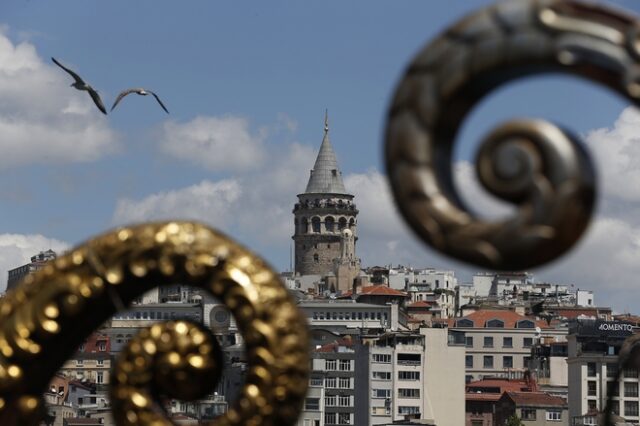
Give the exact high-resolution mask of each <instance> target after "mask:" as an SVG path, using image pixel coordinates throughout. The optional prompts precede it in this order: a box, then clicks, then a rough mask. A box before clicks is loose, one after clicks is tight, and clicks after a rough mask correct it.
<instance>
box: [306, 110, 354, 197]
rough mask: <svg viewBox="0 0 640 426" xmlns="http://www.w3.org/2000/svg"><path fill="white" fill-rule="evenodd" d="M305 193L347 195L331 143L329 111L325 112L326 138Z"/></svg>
mask: <svg viewBox="0 0 640 426" xmlns="http://www.w3.org/2000/svg"><path fill="white" fill-rule="evenodd" d="M305 193H307V194H310V193H320V194H346V193H347V191H346V189H345V187H344V183H343V182H342V173H341V172H340V169H339V168H338V160H337V159H336V154H335V152H333V147H332V146H331V142H329V111H328V110H327V109H325V111H324V136H323V138H322V144H321V145H320V151H319V152H318V157H317V158H316V162H315V164H314V166H313V170H311V176H310V177H309V183H307V189H306V191H305Z"/></svg>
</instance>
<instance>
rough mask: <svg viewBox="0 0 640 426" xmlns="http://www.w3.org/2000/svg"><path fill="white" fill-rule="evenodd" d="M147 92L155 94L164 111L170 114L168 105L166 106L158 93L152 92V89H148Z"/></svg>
mask: <svg viewBox="0 0 640 426" xmlns="http://www.w3.org/2000/svg"><path fill="white" fill-rule="evenodd" d="M147 92H149V93H151V94H152V95H153V97H154V98H156V101H158V103H159V104H160V106H161V107H162V109H163V110H164V112H166V113H167V114H169V110H168V109H167V107H165V106H164V104H163V103H162V101H161V100H160V98H159V97H158V95H156V94H155V93H154V92H152V91H151V90H147Z"/></svg>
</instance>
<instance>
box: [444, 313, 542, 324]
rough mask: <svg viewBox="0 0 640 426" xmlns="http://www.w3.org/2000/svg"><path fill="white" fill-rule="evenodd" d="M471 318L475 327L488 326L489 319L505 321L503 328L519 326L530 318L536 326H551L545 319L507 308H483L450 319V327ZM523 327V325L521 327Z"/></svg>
mask: <svg viewBox="0 0 640 426" xmlns="http://www.w3.org/2000/svg"><path fill="white" fill-rule="evenodd" d="M463 319H464V320H470V321H473V327H474V328H482V327H486V324H487V321H491V320H500V321H502V322H504V327H501V328H518V327H517V325H518V322H520V321H523V320H529V321H532V322H533V323H534V325H535V326H536V327H540V328H551V327H550V326H549V325H548V324H547V323H546V322H545V321H542V320H537V319H535V318H532V317H527V316H524V315H520V314H518V313H516V312H514V311H510V310H506V309H482V310H479V311H476V312H473V313H471V314H469V315H467V316H464V317H462V318H451V319H449V327H454V326H458V327H459V325H457V324H458V322H459V321H460V320H463ZM519 328H523V327H519Z"/></svg>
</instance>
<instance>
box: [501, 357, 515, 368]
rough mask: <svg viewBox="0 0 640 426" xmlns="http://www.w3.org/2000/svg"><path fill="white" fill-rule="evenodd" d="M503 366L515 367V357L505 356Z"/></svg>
mask: <svg viewBox="0 0 640 426" xmlns="http://www.w3.org/2000/svg"><path fill="white" fill-rule="evenodd" d="M502 367H503V368H513V357H512V356H503V357H502Z"/></svg>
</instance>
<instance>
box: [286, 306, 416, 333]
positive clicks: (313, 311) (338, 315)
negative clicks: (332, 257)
mask: <svg viewBox="0 0 640 426" xmlns="http://www.w3.org/2000/svg"><path fill="white" fill-rule="evenodd" d="M298 307H299V308H300V309H301V310H302V312H303V313H304V314H305V316H306V317H307V318H308V320H309V325H310V326H312V327H321V328H325V329H334V330H336V329H340V328H347V329H383V330H387V329H389V330H399V329H400V330H402V329H406V315H405V314H404V313H403V312H400V308H399V306H398V305H397V304H393V303H390V304H387V305H374V304H370V303H356V302H355V301H354V300H351V299H347V300H329V301H327V300H304V301H302V302H300V304H299V305H298Z"/></svg>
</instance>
